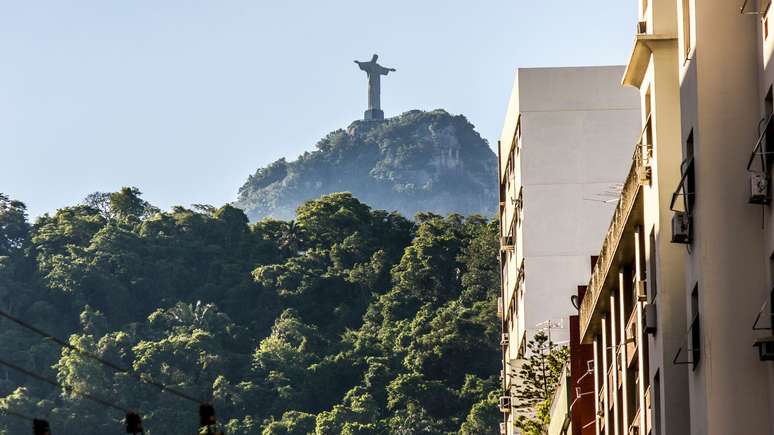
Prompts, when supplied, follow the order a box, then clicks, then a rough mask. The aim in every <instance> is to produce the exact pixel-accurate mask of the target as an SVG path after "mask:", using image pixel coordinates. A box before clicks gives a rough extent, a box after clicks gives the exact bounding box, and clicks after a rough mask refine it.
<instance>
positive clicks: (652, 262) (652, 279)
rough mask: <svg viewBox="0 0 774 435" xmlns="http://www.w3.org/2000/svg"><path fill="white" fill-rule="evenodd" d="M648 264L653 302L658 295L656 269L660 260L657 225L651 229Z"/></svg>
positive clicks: (651, 299)
mask: <svg viewBox="0 0 774 435" xmlns="http://www.w3.org/2000/svg"><path fill="white" fill-rule="evenodd" d="M649 260H650V261H649V264H648V266H649V267H648V269H649V270H648V282H649V283H650V301H651V302H653V301H655V300H656V295H658V276H657V275H656V270H657V266H658V261H657V257H656V227H655V225H654V226H653V228H652V229H651V230H650V259H649Z"/></svg>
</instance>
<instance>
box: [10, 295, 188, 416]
mask: <svg viewBox="0 0 774 435" xmlns="http://www.w3.org/2000/svg"><path fill="white" fill-rule="evenodd" d="M0 317H4V318H6V319H8V320H10V321H11V322H13V323H16V324H17V325H19V326H21V327H22V328H24V329H27V330H29V331H32V332H34V333H35V334H37V335H40V336H41V337H44V338H46V339H48V340H51V341H53V342H54V343H56V344H58V345H59V346H60V347H63V348H67V349H70V350H72V351H74V352H77V353H79V354H81V355H83V356H85V357H87V358H90V359H93V360H94V361H97V362H99V363H100V364H102V365H104V366H106V367H109V368H110V369H112V370H113V371H115V372H118V373H124V374H128V375H130V376H132V377H134V378H135V379H137V380H139V381H140V382H143V383H145V384H148V385H151V386H154V387H156V388H158V389H159V390H161V391H164V392H167V393H169V394H172V395H174V396H177V397H179V398H181V399H185V400H188V401H191V402H194V403H197V404H201V403H203V401H202V400H200V399H197V398H195V397H193V396H190V395H188V394H186V393H183V392H182V391H178V390H176V389H174V388H170V387H168V386H166V385H165V384H163V383H161V382H158V381H155V380H153V378H151V377H150V375H147V374H145V373H140V372H138V371H136V370H133V369H130V368H127V367H122V366H119V365H118V364H115V363H113V362H111V361H108V360H106V359H104V358H102V357H101V356H99V355H97V354H95V353H93V352H89V351H88V350H86V349H82V348H80V347H78V346H74V345H72V344H70V343H68V342H66V341H64V340H62V339H61V338H58V337H56V336H54V335H52V334H49V333H48V332H46V331H44V330H42V329H40V328H38V327H36V326H34V325H31V324H29V323H27V322H25V321H24V320H21V319H19V318H18V317H15V316H13V315H11V314H9V313H7V312H5V311H3V310H1V309H0Z"/></svg>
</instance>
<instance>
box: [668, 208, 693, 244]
mask: <svg viewBox="0 0 774 435" xmlns="http://www.w3.org/2000/svg"><path fill="white" fill-rule="evenodd" d="M672 243H686V244H687V243H691V217H690V215H688V213H686V212H684V211H676V212H675V214H674V215H673V216H672Z"/></svg>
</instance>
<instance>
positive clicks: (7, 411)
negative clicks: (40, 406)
mask: <svg viewBox="0 0 774 435" xmlns="http://www.w3.org/2000/svg"><path fill="white" fill-rule="evenodd" d="M0 415H7V416H9V417H16V418H18V419H20V420H29V421H32V420H35V419H34V418H32V417H30V416H27V415H24V414H19V413H18V412H14V411H11V410H10V409H0Z"/></svg>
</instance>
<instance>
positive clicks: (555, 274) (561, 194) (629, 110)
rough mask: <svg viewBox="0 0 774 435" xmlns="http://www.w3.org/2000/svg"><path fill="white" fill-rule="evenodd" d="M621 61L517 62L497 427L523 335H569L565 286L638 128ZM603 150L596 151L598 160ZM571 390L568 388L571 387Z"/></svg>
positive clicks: (604, 210)
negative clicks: (592, 64) (595, 64)
mask: <svg viewBox="0 0 774 435" xmlns="http://www.w3.org/2000/svg"><path fill="white" fill-rule="evenodd" d="M623 72H624V67H622V66H604V67H573V68H523V69H519V70H518V72H517V74H516V80H515V83H514V88H513V92H512V94H511V99H510V102H509V105H508V111H507V115H506V119H505V123H504V128H503V133H502V136H501V139H500V141H499V179H500V214H499V218H500V229H501V234H500V235H501V258H500V259H501V266H502V292H501V298H500V315H501V319H502V328H503V335H502V342H501V344H502V348H503V388H504V394H503V400H502V401H501V405H502V406H501V410H502V411H503V412H504V421H503V426H502V431H503V432H504V433H507V434H513V433H515V432H514V424H513V423H514V419H515V416H516V414H515V412H514V406H515V405H516V403H515V401H514V400H512V397H513V395H514V387H515V382H516V373H517V372H518V369H519V366H520V361H521V358H522V357H523V356H524V352H525V348H526V343H527V341H528V340H529V339H530V338H531V337H532V336H533V335H534V334H535V333H536V332H537V331H538V330H541V329H542V330H545V331H546V332H548V333H549V334H550V336H551V339H552V341H554V342H555V343H566V342H567V341H568V340H569V326H568V322H567V318H568V316H569V315H571V314H573V313H575V312H576V309H575V308H574V307H573V305H572V304H571V301H570V296H571V295H572V294H573V293H572V292H570V291H569V289H571V288H573V287H574V286H576V285H577V284H578V283H581V282H584V281H587V280H588V279H589V274H590V271H589V258H590V257H591V256H592V255H594V254H595V253H596V252H598V251H599V248H600V246H601V241H602V238H603V236H604V233H605V229H606V227H607V225H608V222H609V221H610V216H611V215H612V212H613V208H614V204H613V202H614V199H615V197H616V196H617V194H618V190H619V189H620V184H621V182H623V180H624V178H625V176H626V170H627V168H628V166H629V162H630V160H631V150H630V149H629V147H627V146H625V145H624V144H626V143H630V142H631V140H632V138H634V137H636V136H637V134H638V132H639V130H640V128H639V124H640V115H639V113H640V112H639V103H638V98H637V92H636V91H635V90H633V89H625V88H622V87H621V86H620V84H619V83H620V77H621V75H622V74H623ZM600 156H602V157H600ZM573 391H574V390H573Z"/></svg>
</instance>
